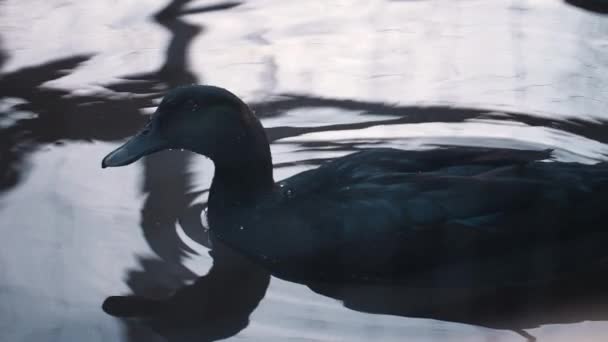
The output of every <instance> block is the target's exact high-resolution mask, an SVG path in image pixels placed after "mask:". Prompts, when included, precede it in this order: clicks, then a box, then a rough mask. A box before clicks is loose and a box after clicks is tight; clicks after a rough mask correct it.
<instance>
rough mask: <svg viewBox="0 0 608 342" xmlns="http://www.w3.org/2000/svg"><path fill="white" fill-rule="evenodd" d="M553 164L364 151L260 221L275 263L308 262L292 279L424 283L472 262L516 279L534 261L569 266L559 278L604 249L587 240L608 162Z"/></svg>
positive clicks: (535, 159) (502, 154)
mask: <svg viewBox="0 0 608 342" xmlns="http://www.w3.org/2000/svg"><path fill="white" fill-rule="evenodd" d="M549 157H550V151H518V150H508V149H484V148H442V149H439V150H432V151H400V150H393V149H374V150H367V151H364V152H360V153H355V154H353V155H349V156H346V157H344V158H340V159H337V160H334V161H332V162H329V163H327V164H325V165H323V166H321V167H320V168H318V169H316V170H311V171H307V172H304V173H301V174H299V175H296V176H294V177H292V178H289V179H287V180H285V181H283V182H281V184H282V189H283V191H284V194H283V195H282V196H279V197H280V200H279V201H280V203H279V204H276V203H275V204H274V205H273V207H274V209H276V206H277V205H278V206H279V208H280V209H279V210H273V213H272V214H270V213H269V215H272V216H273V219H272V220H271V221H272V222H264V223H265V225H266V226H270V227H269V229H267V230H266V231H267V232H268V234H271V236H268V238H271V239H274V240H275V241H277V246H278V247H277V248H276V249H275V252H276V256H277V260H281V259H282V258H289V259H290V262H291V264H292V265H293V264H294V262H296V263H297V260H301V262H300V266H299V267H298V270H296V271H295V272H304V273H317V274H320V277H321V278H333V277H335V278H338V279H340V280H342V279H344V278H351V277H363V278H377V279H387V278H390V280H395V279H394V278H404V277H407V278H408V279H412V275H413V274H418V275H420V274H424V276H422V278H424V280H421V282H427V283H428V281H429V279H431V278H433V279H436V278H437V277H438V276H437V274H438V273H437V272H439V271H438V270H441V271H440V274H441V275H442V276H441V277H440V278H442V277H443V275H445V274H460V275H462V274H464V273H463V272H464V269H469V271H470V268H471V267H472V266H473V265H474V267H475V268H476V269H477V273H478V275H479V274H484V276H486V277H487V276H488V275H490V274H491V275H492V276H491V277H493V279H494V280H496V279H499V278H500V279H501V280H500V281H503V282H507V281H509V282H513V281H519V280H521V279H524V278H525V277H524V276H529V274H523V273H526V272H523V273H522V272H521V270H520V269H519V268H518V267H519V266H521V265H526V264H529V263H530V262H531V260H532V259H535V258H536V259H538V258H546V259H553V260H554V261H555V260H558V261H559V260H561V259H567V260H569V262H557V264H556V265H551V267H552V268H551V273H552V274H554V273H563V272H564V271H569V270H571V269H572V268H573V267H576V265H577V263H576V262H574V261H572V260H574V259H572V256H573V255H575V256H577V258H576V259H575V260H578V261H579V262H580V261H581V260H583V259H584V260H589V259H593V260H595V259H598V258H600V257H601V255H603V254H602V253H604V252H603V248H600V245H598V243H597V242H598V241H601V239H597V238H596V239H592V240H591V241H588V239H587V240H585V241H586V242H584V243H583V242H580V239H582V238H587V237H589V236H591V235H592V234H600V235H602V234H604V232H603V230H604V229H603V225H602V224H601V223H600V222H601V221H600V219H602V218H603V216H604V214H603V213H602V211H601V208H600V205H603V203H605V200H607V199H608V195H607V194H608V166H606V164H598V165H592V166H589V165H581V164H570V163H557V162H551V163H545V162H539V160H542V159H547V158H549ZM281 236H289V237H290V239H292V240H295V241H297V243H296V244H294V243H289V242H287V239H285V240H284V241H281V238H280V237H281ZM602 236H603V235H602ZM293 237H298V238H297V239H294V238H293ZM576 241H579V243H578V245H576V243H575V242H576ZM604 241H606V239H604ZM590 243H591V244H593V246H591V245H590ZM569 245H572V246H574V245H576V246H577V247H576V251H575V252H572V251H568V249H567V248H566V246H569ZM591 247H593V248H591ZM541 250H542V251H545V252H542V253H541V254H542V255H540V256H539V255H538V253H539V252H538V251H541ZM566 251H568V253H566ZM600 254H601V255H600ZM565 255H568V258H566V257H565ZM598 260H599V259H598ZM500 265H503V266H504V265H510V266H509V267H499V266H500ZM490 271H492V272H490ZM478 275H476V277H477V276H478ZM309 276H310V274H308V275H307V277H309ZM288 277H289V276H288ZM418 278H420V277H418ZM422 278H420V279H422ZM451 278H454V277H451ZM456 278H458V277H456ZM461 278H462V277H461ZM518 279H519V280H518ZM444 280H445V279H444ZM486 280H487V279H486ZM486 280H484V281H482V282H486ZM522 281H523V280H522Z"/></svg>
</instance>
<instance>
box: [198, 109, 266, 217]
mask: <svg viewBox="0 0 608 342" xmlns="http://www.w3.org/2000/svg"><path fill="white" fill-rule="evenodd" d="M246 128H247V129H245V130H244V131H243V132H242V133H241V134H240V135H239V138H238V139H235V141H234V142H232V143H231V145H232V146H230V149H231V150H232V151H235V153H222V155H217V156H212V158H211V159H212V160H213V162H214V164H215V175H214V177H213V182H212V184H211V189H210V192H209V210H210V211H212V210H213V211H216V212H217V211H223V210H229V209H234V208H235V207H238V206H246V205H249V204H252V203H255V201H256V200H257V199H258V198H259V197H260V196H262V195H264V194H266V193H268V192H271V191H272V189H273V187H274V179H273V175H272V158H271V154H270V146H269V144H268V139H267V138H266V133H265V132H264V129H263V127H262V125H261V124H260V123H259V121H258V120H257V119H255V118H254V120H253V121H252V122H250V125H249V127H246Z"/></svg>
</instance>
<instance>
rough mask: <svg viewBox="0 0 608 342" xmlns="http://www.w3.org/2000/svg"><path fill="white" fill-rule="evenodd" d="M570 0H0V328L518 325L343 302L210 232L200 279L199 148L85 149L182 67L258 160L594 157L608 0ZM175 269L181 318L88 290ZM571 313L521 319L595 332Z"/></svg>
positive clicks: (364, 337) (553, 328)
mask: <svg viewBox="0 0 608 342" xmlns="http://www.w3.org/2000/svg"><path fill="white" fill-rule="evenodd" d="M573 3H575V2H574V1H573V2H570V3H567V2H562V1H558V0H538V1H525V0H509V1H506V0H505V1H502V0H493V1H477V0H462V1H452V0H428V1H425V0H420V1H405V0H403V1H380V0H378V1H363V0H340V1H332V2H327V1H322V0H319V1H306V2H286V1H279V0H260V1H255V2H253V1H251V2H232V1H230V2H212V1H188V0H174V1H172V2H167V1H147V2H145V3H143V2H141V1H134V0H131V1H115V2H111V4H110V3H106V2H91V1H71V0H68V1H33V0H27V1H24V0H19V1H17V0H5V1H2V2H0V28H1V29H0V32H1V33H0V167H1V169H0V176H1V178H0V191H1V192H0V232H1V233H2V239H0V246H1V248H0V340H2V341H40V340H44V341H165V340H169V341H191V340H196V341H205V340H216V339H221V338H229V339H232V340H245V341H286V340H296V341H300V340H304V341H309V340H310V341H336V340H338V341H370V340H378V341H403V340H411V341H521V340H522V337H521V336H519V335H517V334H516V333H514V332H511V331H508V330H495V329H488V328H484V327H479V326H474V325H468V324H460V323H453V322H447V321H438V320H433V319H423V318H411V317H398V316H391V315H379V314H368V313H363V312H359V311H356V310H350V309H347V308H345V307H344V306H343V305H342V304H341V303H340V302H338V301H336V300H334V299H331V298H328V297H324V296H321V295H319V294H316V293H314V292H313V291H311V290H310V289H309V288H307V287H305V286H303V285H299V284H293V283H289V282H285V281H282V280H279V279H276V278H270V280H269V278H268V275H266V274H265V273H264V272H263V271H262V270H259V269H257V268H255V267H254V266H252V265H249V264H247V263H246V262H243V261H242V260H240V259H239V257H238V256H234V255H231V254H230V253H229V252H225V253H227V254H226V255H224V254H222V255H220V256H216V262H218V261H217V260H223V261H222V262H224V264H222V265H223V266H222V267H223V268H222V269H227V270H228V271H227V272H224V273H222V272H220V273H218V275H217V278H214V277H216V275H214V276H211V275H210V276H208V277H207V278H203V280H200V279H199V280H198V282H197V279H198V277H199V276H202V275H205V274H206V273H207V272H208V271H209V269H210V268H211V265H212V263H213V259H212V258H211V257H210V256H209V254H208V252H209V248H208V247H209V236H208V234H207V231H206V230H205V229H204V223H201V219H200V217H201V216H200V213H201V210H202V209H203V208H204V206H205V199H206V190H207V189H208V187H209V184H210V181H211V177H212V174H213V166H212V164H211V163H210V162H209V161H207V160H205V159H203V158H200V157H198V156H194V155H192V154H190V153H188V152H180V151H170V152H163V153H159V154H157V155H154V156H151V157H147V158H145V159H143V160H141V161H139V162H137V163H136V164H134V165H132V166H130V167H125V168H119V169H110V170H103V171H102V170H101V168H100V162H101V159H102V157H103V156H104V155H105V154H106V153H107V152H109V151H111V150H112V149H113V148H115V147H116V146H117V145H118V144H120V143H121V142H122V141H123V140H124V139H126V138H127V137H128V136H129V135H131V134H133V133H134V132H135V131H136V130H137V129H138V128H139V127H140V126H141V125H142V124H143V123H144V122H145V120H146V115H147V114H149V113H150V112H151V111H153V110H154V107H155V106H156V105H157V104H158V101H159V99H160V96H161V94H162V92H163V91H164V90H166V89H168V88H171V87H174V86H177V85H182V84H190V83H205V84H214V85H219V86H223V87H226V88H228V89H230V90H232V91H233V92H235V93H236V94H238V95H239V96H241V97H242V98H243V99H245V100H246V101H247V102H248V103H250V104H251V105H252V107H253V108H254V109H255V110H256V114H257V115H258V116H259V117H260V118H261V119H262V122H263V124H264V125H265V127H266V128H267V132H268V135H269V137H270V139H271V141H272V145H271V149H272V152H273V161H274V163H275V179H277V180H280V179H282V178H285V177H288V176H290V175H292V174H295V173H297V172H300V171H302V170H305V169H308V168H310V167H315V166H316V165H318V163H319V162H320V161H321V160H323V159H327V158H334V157H338V156H341V155H344V154H347V153H350V152H352V151H356V150H358V149H361V148H365V147H375V146H388V147H397V148H405V149H419V148H430V147H432V146H434V145H442V144H458V145H482V146H502V147H515V148H552V149H555V155H556V157H557V158H558V159H560V160H568V161H579V162H584V163H593V162H596V161H598V160H605V159H606V155H607V153H608V146H607V145H606V143H607V142H608V127H607V126H606V124H605V123H606V120H608V114H607V113H608V79H607V78H606V77H605V75H607V74H608V54H606V51H607V49H608V21H607V20H608V17H606V16H605V14H603V13H601V11H599V12H598V10H597V9H593V8H592V9H590V8H581V7H577V6H574V5H576V4H574V5H573ZM218 267H219V266H218ZM230 270H232V271H233V272H230ZM205 279H206V280H205ZM213 281H215V282H218V283H220V284H221V287H220V288H219V289H218V288H216V287H213V286H212V285H208V284H214V283H213ZM192 282H195V283H194V284H202V285H200V286H201V288H203V290H204V291H203V295H201V296H203V297H204V296H205V295H204V293H205V291H210V292H208V293H212V294H213V296H216V298H217V300H216V301H215V302H214V301H212V300H210V299H209V298H199V299H200V300H201V301H204V302H205V303H206V305H208V306H205V305H201V307H202V309H201V310H202V312H198V313H197V314H198V315H199V317H200V323H199V324H198V327H199V328H200V329H198V330H199V331H196V332H192V331H190V330H188V329H183V330H181V334H180V333H179V332H180V330H179V329H178V333H176V331H175V329H174V330H173V331H170V332H167V329H166V327H165V328H163V327H162V325H161V326H159V325H158V324H156V325H155V324H141V323H138V322H134V321H122V320H118V319H115V318H113V317H110V316H108V315H106V314H105V313H104V312H103V311H102V310H101V308H100V305H101V303H102V302H103V300H104V298H105V297H107V296H109V295H113V294H130V293H135V294H140V295H146V296H153V297H159V298H164V297H166V296H167V295H168V294H170V293H172V292H173V291H175V290H176V289H179V288H181V287H182V286H183V285H184V284H192ZM193 288H197V287H196V286H195V287H193ZM214 291H215V292H214ZM207 297H211V295H208V296H207ZM205 310H206V311H205ZM496 310H500V308H496ZM203 311H204V312H203ZM572 320H573V321H575V322H569V323H568V324H546V325H542V326H540V327H538V328H535V329H531V330H529V332H530V333H531V334H533V335H534V336H536V337H538V338H539V340H540V341H572V340H577V341H598V340H601V339H602V336H606V335H608V324H607V323H606V322H604V321H601V320H600V321H597V320H594V321H583V322H577V320H578V318H576V319H575V318H573V319H572ZM557 323H564V322H557ZM169 330H171V329H169Z"/></svg>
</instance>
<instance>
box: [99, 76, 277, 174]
mask: <svg viewBox="0 0 608 342" xmlns="http://www.w3.org/2000/svg"><path fill="white" fill-rule="evenodd" d="M164 149H185V150H189V151H193V152H196V153H199V154H202V155H205V156H207V157H208V158H210V159H212V160H213V161H214V163H215V165H216V168H218V167H228V168H230V167H239V166H243V165H244V164H246V163H247V162H249V163H252V162H253V163H260V160H261V162H265V163H270V165H272V163H271V161H270V150H269V146H268V141H267V139H266V135H265V133H264V130H263V128H262V126H261V124H260V122H259V121H258V120H257V118H256V117H255V116H254V115H253V113H252V111H251V110H250V109H249V108H248V106H247V105H246V104H245V103H244V102H243V101H242V100H241V99H239V98H238V97H237V96H236V95H234V94H232V93H231V92H229V91H228V90H225V89H222V88H219V87H213V86H202V85H192V86H184V87H179V88H176V89H173V90H171V91H170V92H168V93H167V94H166V95H165V97H164V98H163V100H162V101H161V103H160V105H159V106H158V108H157V110H156V111H155V113H154V114H153V115H152V116H151V118H150V120H149V122H148V123H147V124H146V126H145V127H144V128H143V129H142V130H141V131H140V132H139V133H138V134H136V135H135V136H133V137H132V138H131V139H129V140H128V141H127V142H126V143H125V144H123V145H122V146H120V147H119V148H117V149H116V150H114V151H113V152H111V153H110V154H108V155H107V156H106V157H105V158H104V159H103V161H102V164H101V165H102V167H104V168H105V167H115V166H123V165H128V164H131V163H133V162H135V161H136V160H138V159H139V158H141V157H143V156H145V155H148V154H151V153H154V152H157V151H160V150H164Z"/></svg>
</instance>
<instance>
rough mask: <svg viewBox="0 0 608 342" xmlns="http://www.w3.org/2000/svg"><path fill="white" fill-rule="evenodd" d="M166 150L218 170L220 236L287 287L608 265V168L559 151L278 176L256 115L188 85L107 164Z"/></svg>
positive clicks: (472, 278)
mask: <svg viewBox="0 0 608 342" xmlns="http://www.w3.org/2000/svg"><path fill="white" fill-rule="evenodd" d="M166 149H183V150H189V151H192V152H194V153H197V154H200V155H202V156H204V157H207V158H209V159H210V160H211V161H212V162H213V164H214V167H215V171H214V176H213V180H212V183H211V186H210V189H209V198H208V209H207V220H208V224H209V228H210V232H211V234H212V235H213V236H214V238H215V239H217V240H218V241H221V242H222V243H223V244H225V245H227V246H229V247H230V248H231V249H233V250H235V251H237V252H238V253H240V254H242V255H244V256H245V257H246V258H248V259H249V260H251V261H252V262H254V263H256V264H258V265H260V266H262V267H263V268H264V269H266V270H268V271H270V272H271V274H273V275H274V276H276V277H279V278H282V279H286V280H289V281H295V282H318V283H344V282H350V283H390V284H404V286H409V287H412V288H430V289H437V288H460V289H475V291H478V292H480V293H481V292H483V291H494V289H496V288H499V287H502V288H517V287H525V286H530V284H534V285H535V286H541V285H543V284H550V283H556V282H557V283H559V282H561V281H563V280H564V279H572V278H573V277H580V276H581V275H582V274H585V275H590V276H591V277H593V274H598V272H605V270H606V267H607V266H608V249H607V248H606V243H608V230H607V229H606V223H605V222H606V219H607V218H608V212H607V211H606V210H605V205H606V203H608V163H606V162H598V163H596V164H581V163H573V162H560V161H556V160H554V159H553V157H552V151H551V150H516V149H509V148H487V147H467V146H439V147H437V148H434V149H429V150H415V151H412V150H400V149H393V148H370V149H365V150H362V151H359V152H355V153H352V154H349V155H346V156H343V157H340V158H336V159H333V160H330V161H327V162H324V163H323V164H322V165H321V166H319V167H317V168H315V169H310V170H307V171H304V172H301V173H299V174H296V175H294V176H291V177H289V178H287V179H284V180H281V181H279V182H275V180H274V176H273V163H272V156H271V150H270V146H269V142H268V138H267V136H266V133H265V130H264V128H263V126H262V124H261V122H260V121H259V120H258V118H257V117H256V116H255V114H254V113H253V111H252V110H251V109H250V107H249V106H248V105H247V104H246V103H245V102H244V101H243V100H241V99H240V98H239V97H238V96H236V95H235V94H233V93H232V92H230V91H228V90H226V89H223V88H220V87H215V86H210V85H188V86H182V87H178V88H175V89H172V90H170V91H168V92H167V93H166V95H165V96H164V97H163V99H162V101H161V102H160V104H159V105H158V107H157V109H156V111H155V112H154V113H153V114H152V115H151V116H150V119H149V121H148V122H147V124H146V125H145V126H144V127H143V129H142V130H141V131H139V133H137V134H135V135H134V136H133V137H132V138H130V139H128V140H127V141H126V142H125V143H124V144H123V145H121V146H120V147H118V148H116V149H115V150H114V151H112V152H110V153H109V154H108V155H107V156H106V157H105V158H103V161H102V167H103V168H105V167H120V166H125V165H129V164H131V163H134V162H135V161H137V160H138V159H140V158H142V157H143V156H146V155H149V154H152V153H155V152H158V151H161V150H166ZM167 167H171V165H167Z"/></svg>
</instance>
